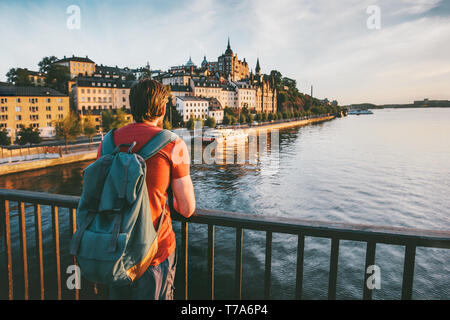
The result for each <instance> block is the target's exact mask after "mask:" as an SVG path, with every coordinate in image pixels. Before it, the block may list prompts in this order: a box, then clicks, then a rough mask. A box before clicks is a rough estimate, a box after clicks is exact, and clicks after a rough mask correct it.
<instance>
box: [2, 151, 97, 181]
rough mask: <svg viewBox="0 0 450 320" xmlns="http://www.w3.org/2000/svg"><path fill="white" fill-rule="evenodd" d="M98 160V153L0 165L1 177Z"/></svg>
mask: <svg viewBox="0 0 450 320" xmlns="http://www.w3.org/2000/svg"><path fill="white" fill-rule="evenodd" d="M96 158H97V152H86V153H78V154H72V155H67V156H63V157H61V158H56V159H43V160H33V161H23V162H17V163H9V164H3V165H0V176H2V175H6V174H11V173H17V172H22V171H29V170H36V169H42V168H47V167H53V166H59V165H62V164H69V163H74V162H81V161H86V160H94V159H96Z"/></svg>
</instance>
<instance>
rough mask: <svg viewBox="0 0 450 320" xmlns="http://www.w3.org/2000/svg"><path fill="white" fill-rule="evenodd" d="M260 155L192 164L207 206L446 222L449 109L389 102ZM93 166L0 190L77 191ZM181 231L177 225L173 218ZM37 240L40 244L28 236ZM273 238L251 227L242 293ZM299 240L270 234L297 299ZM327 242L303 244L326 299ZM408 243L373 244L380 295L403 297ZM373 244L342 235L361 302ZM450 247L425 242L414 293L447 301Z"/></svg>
mask: <svg viewBox="0 0 450 320" xmlns="http://www.w3.org/2000/svg"><path fill="white" fill-rule="evenodd" d="M273 156H274V155H271V154H267V155H261V158H260V160H261V161H260V163H258V164H256V165H251V164H248V163H246V164H243V165H238V164H234V165H215V164H213V165H206V164H201V165H193V166H192V168H191V173H192V178H193V181H194V186H195V193H196V197H197V205H198V207H200V208H207V209H218V210H228V211H237V212H244V213H252V214H260V215H266V216H280V217H295V218H303V219H314V220H323V221H338V222H348V223H361V224H369V225H382V226H397V227H410V228H420V229H433V230H448V229H450V218H449V212H450V161H449V160H450V109H428V110H427V109H403V110H398V109H385V110H375V111H374V114H373V115H367V116H349V117H346V118H343V119H336V120H333V121H328V122H324V123H321V124H316V125H310V126H306V127H297V128H290V129H286V130H282V131H281V132H280V152H279V168H278V170H273V168H272V167H269V165H268V163H269V162H270V161H269V160H271V159H270V158H271V157H272V158H273ZM87 164H88V163H78V164H72V165H68V166H61V167H54V168H49V169H44V170H37V171H33V172H26V173H21V174H14V175H9V176H6V177H0V186H1V187H6V188H14V189H25V190H36V191H47V192H52V193H60V194H71V195H79V194H80V193H81V174H82V170H83V168H85V167H86V165H87ZM174 227H175V230H176V232H177V233H178V235H179V224H178V223H176V222H174ZM31 241H32V240H31ZM264 241H265V234H264V233H262V232H256V231H249V230H246V231H244V249H243V261H244V265H243V297H244V298H246V299H260V298H262V297H263V288H264V283H263V279H264V253H265V251H264V250H265V249H264V248H265V247H264V244H265V242H264ZM296 243H297V240H296V238H295V237H294V236H289V235H281V234H274V238H273V257H272V273H273V274H272V290H271V292H272V297H273V298H274V299H292V298H293V296H294V290H295V271H296ZM189 244H190V257H189V259H190V262H189V263H190V265H189V268H190V269H189V270H190V273H191V274H193V275H194V276H192V277H191V281H190V288H191V289H190V294H191V297H192V298H205V297H206V288H205V286H204V285H202V284H203V283H205V281H206V266H207V260H206V257H207V252H206V248H207V230H206V227H204V226H196V225H192V226H190V227H189ZM234 248H235V235H234V230H233V229H229V228H219V227H218V228H217V229H216V247H215V254H216V261H215V267H216V277H215V281H216V297H217V298H218V299H220V298H227V297H230V296H232V293H233V289H234V287H233V286H234V281H233V278H234V254H235V253H234V250H235V249H234ZM329 252H330V240H327V239H318V238H310V237H307V238H306V241H305V266H304V268H305V270H304V290H303V293H304V298H305V299H325V298H326V297H327V289H328V269H329ZM403 256H404V249H403V248H402V247H399V246H393V245H382V244H379V245H377V251H376V264H377V265H378V266H379V267H380V268H381V289H379V290H375V291H374V293H373V298H374V299H398V298H400V296H401V282H402V270H403ZM364 263H365V244H363V243H359V242H353V241H341V245H340V252H339V272H338V287H337V298H338V299H339V298H340V299H360V298H361V297H362V283H363V277H364ZM449 264H450V252H448V250H443V249H428V248H418V249H417V256H416V265H415V278H414V292H413V298H415V299H448V297H449V296H450V277H449V276H448V275H449V274H450V266H449Z"/></svg>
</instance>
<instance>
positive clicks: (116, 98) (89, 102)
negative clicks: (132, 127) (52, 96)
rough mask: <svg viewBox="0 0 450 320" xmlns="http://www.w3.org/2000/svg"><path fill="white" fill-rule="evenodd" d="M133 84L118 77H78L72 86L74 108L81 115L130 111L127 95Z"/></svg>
mask: <svg viewBox="0 0 450 320" xmlns="http://www.w3.org/2000/svg"><path fill="white" fill-rule="evenodd" d="M133 83H134V81H126V80H125V79H124V77H119V76H112V77H110V76H103V77H100V76H96V77H78V78H77V79H75V84H74V85H73V86H72V94H73V102H74V107H75V109H76V110H77V111H78V112H79V113H81V114H84V113H87V112H89V111H91V112H94V111H96V110H108V109H110V110H113V109H130V101H129V95H130V88H131V86H132V85H133Z"/></svg>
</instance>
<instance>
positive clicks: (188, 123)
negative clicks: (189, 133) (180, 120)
mask: <svg viewBox="0 0 450 320" xmlns="http://www.w3.org/2000/svg"><path fill="white" fill-rule="evenodd" d="M194 127H195V119H194V117H193V116H191V117H189V120H188V121H186V128H188V129H189V130H194Z"/></svg>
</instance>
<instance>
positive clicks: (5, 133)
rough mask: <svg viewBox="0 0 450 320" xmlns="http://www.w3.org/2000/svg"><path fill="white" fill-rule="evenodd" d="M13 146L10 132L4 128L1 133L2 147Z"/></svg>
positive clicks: (0, 143)
mask: <svg viewBox="0 0 450 320" xmlns="http://www.w3.org/2000/svg"><path fill="white" fill-rule="evenodd" d="M10 144H11V138H10V137H9V136H8V130H6V129H5V128H3V130H1V131H0V145H1V146H9V145H10Z"/></svg>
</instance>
